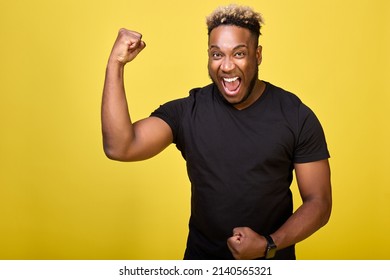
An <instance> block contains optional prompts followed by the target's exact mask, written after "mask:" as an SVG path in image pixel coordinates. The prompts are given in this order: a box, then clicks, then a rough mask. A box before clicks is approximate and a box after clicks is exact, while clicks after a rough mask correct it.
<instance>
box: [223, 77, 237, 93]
mask: <svg viewBox="0 0 390 280" xmlns="http://www.w3.org/2000/svg"><path fill="white" fill-rule="evenodd" d="M239 86H240V79H237V80H235V81H234V82H225V87H226V88H227V89H228V90H229V91H235V90H237V89H238V87H239Z"/></svg>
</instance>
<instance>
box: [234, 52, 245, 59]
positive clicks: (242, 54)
mask: <svg viewBox="0 0 390 280" xmlns="http://www.w3.org/2000/svg"><path fill="white" fill-rule="evenodd" d="M245 55H246V53H245V52H244V51H238V52H236V53H234V57H236V58H243V57H245Z"/></svg>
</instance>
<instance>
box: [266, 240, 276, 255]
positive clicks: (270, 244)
mask: <svg viewBox="0 0 390 280" xmlns="http://www.w3.org/2000/svg"><path fill="white" fill-rule="evenodd" d="M264 237H265V239H267V248H266V249H265V254H264V255H265V256H264V257H265V258H266V259H272V258H273V257H275V253H276V245H275V243H274V240H273V239H272V237H271V236H269V235H265V236H264Z"/></svg>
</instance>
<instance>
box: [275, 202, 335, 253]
mask: <svg viewBox="0 0 390 280" xmlns="http://www.w3.org/2000/svg"><path fill="white" fill-rule="evenodd" d="M330 213H331V201H328V200H321V199H311V200H307V201H305V202H304V203H303V204H302V205H301V206H300V207H299V208H298V209H297V210H296V211H295V213H294V214H293V215H292V216H291V217H290V218H289V219H288V220H287V221H286V222H285V223H284V224H283V225H282V226H281V227H280V228H279V229H278V230H277V231H275V232H274V233H273V234H271V237H272V238H273V240H274V242H275V244H276V245H277V247H278V249H283V248H286V247H288V246H291V245H293V244H296V243H298V242H300V241H302V240H304V239H306V238H308V237H309V236H310V235H312V234H313V233H314V232H316V231H317V230H318V229H320V228H321V227H322V226H324V225H325V224H326V223H327V222H328V220H329V217H330Z"/></svg>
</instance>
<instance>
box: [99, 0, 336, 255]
mask: <svg viewBox="0 0 390 280" xmlns="http://www.w3.org/2000/svg"><path fill="white" fill-rule="evenodd" d="M261 24H262V18H261V16H260V14H258V13H256V12H254V11H253V10H252V9H250V8H248V7H242V6H236V5H229V6H226V7H220V8H218V9H216V10H215V11H214V12H213V13H212V14H211V15H210V16H209V17H208V18H207V26H208V35H209V37H208V39H209V40H208V57H209V59H208V71H209V75H210V77H211V79H212V82H213V83H212V84H210V85H207V86H205V87H203V88H196V89H193V90H191V91H190V95H189V96H188V97H186V98H182V99H178V100H174V101H171V102H168V103H166V104H164V105H162V106H160V108H158V109H157V110H156V111H155V112H153V113H152V114H151V116H150V117H148V118H145V119H143V120H140V121H137V122H134V123H132V121H131V119H130V116H129V112H128V108H127V102H126V95H125V89H124V85H123V79H124V66H125V64H127V63H128V62H131V61H132V60H133V59H134V58H135V57H136V56H137V55H138V54H139V53H140V52H141V51H142V50H143V49H144V48H145V46H146V45H145V43H144V42H143V41H142V36H141V34H140V33H138V32H134V31H129V30H125V29H121V30H120V31H119V34H118V37H117V39H116V42H115V44H114V46H113V49H112V52H111V54H110V58H109V61H108V65H107V69H106V80H105V85H104V91H103V101H102V132H103V143H104V151H105V153H106V155H107V156H108V157H109V158H111V159H114V160H119V161H137V160H144V159H147V158H150V157H153V156H154V155H156V154H158V153H159V152H161V151H162V150H164V149H165V148H166V147H167V146H168V145H170V144H171V143H175V144H176V146H177V148H178V149H179V150H180V151H181V153H182V155H183V157H184V159H185V160H186V162H187V169H188V175H189V179H190V181H191V191H192V196H191V217H190V221H189V235H188V240H187V248H186V251H185V255H184V259H258V258H267V259H269V258H273V259H295V247H294V244H296V243H297V242H300V241H302V240H304V239H305V238H307V237H309V236H310V235H311V234H313V233H314V232H315V231H317V230H318V229H319V228H321V227H322V226H324V225H325V224H326V223H327V222H328V219H329V217H330V213H331V204H332V202H331V201H332V199H331V183H330V168H329V164H328V158H329V153H328V150H327V145H326V141H325V136H324V133H323V130H322V127H321V125H320V123H319V121H318V119H317V118H316V116H315V115H314V113H313V112H312V111H311V110H310V109H309V108H308V107H307V106H305V105H304V104H303V103H302V102H301V101H300V100H299V99H298V97H296V96H295V95H294V94H292V93H289V92H287V91H284V90H283V89H281V88H278V87H276V86H274V85H272V84H271V83H269V82H265V81H262V80H260V79H258V66H259V65H260V63H261V60H262V47H261V46H259V45H258V37H259V36H260V28H261ZM293 170H295V174H296V179H297V183H298V187H299V191H300V194H301V197H302V201H303V203H302V205H301V206H300V207H299V208H298V209H297V210H296V211H295V212H294V213H293V205H292V195H291V191H290V184H291V182H292V178H293Z"/></svg>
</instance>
